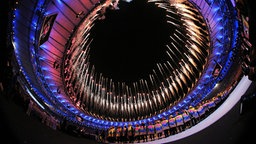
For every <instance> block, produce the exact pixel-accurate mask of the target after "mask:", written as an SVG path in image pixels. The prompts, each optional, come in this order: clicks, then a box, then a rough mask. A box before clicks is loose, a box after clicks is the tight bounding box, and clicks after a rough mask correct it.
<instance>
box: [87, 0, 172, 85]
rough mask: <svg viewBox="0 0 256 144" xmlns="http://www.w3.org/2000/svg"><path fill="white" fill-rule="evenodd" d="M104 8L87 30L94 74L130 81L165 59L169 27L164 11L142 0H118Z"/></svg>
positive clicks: (144, 74)
mask: <svg viewBox="0 0 256 144" xmlns="http://www.w3.org/2000/svg"><path fill="white" fill-rule="evenodd" d="M119 8H120V9H119V10H109V9H108V10H107V11H106V13H105V16H106V18H105V19H104V20H97V21H96V22H95V25H94V27H93V28H92V30H91V35H92V38H93V42H92V44H91V51H90V62H91V64H92V65H94V66H95V70H96V72H97V73H102V74H103V76H105V77H109V78H111V79H113V80H114V81H120V82H126V83H130V82H134V81H138V80H139V79H141V78H145V77H148V75H149V74H150V73H152V69H154V68H156V63H159V62H163V61H166V59H167V56H166V53H165V50H166V46H165V44H166V43H167V42H166V41H167V40H168V39H169V33H170V31H171V30H170V28H168V25H167V23H166V18H165V11H164V10H163V9H161V8H158V7H157V6H156V5H154V4H153V3H146V2H145V0H134V1H132V2H130V3H126V2H123V1H120V3H119Z"/></svg>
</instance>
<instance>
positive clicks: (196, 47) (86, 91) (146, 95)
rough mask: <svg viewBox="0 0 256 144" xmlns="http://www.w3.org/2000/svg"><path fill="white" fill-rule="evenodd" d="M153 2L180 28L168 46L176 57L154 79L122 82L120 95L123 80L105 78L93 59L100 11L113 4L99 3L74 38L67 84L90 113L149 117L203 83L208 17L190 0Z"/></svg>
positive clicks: (66, 64) (156, 71) (122, 117)
mask: <svg viewBox="0 0 256 144" xmlns="http://www.w3.org/2000/svg"><path fill="white" fill-rule="evenodd" d="M149 2H152V3H154V4H155V5H156V6H158V7H159V8H162V9H164V10H165V11H166V13H167V14H166V18H167V19H168V20H167V22H168V23H169V25H170V26H172V27H175V28H176V30H175V32H174V33H173V35H170V41H171V42H170V44H167V45H166V54H167V55H168V56H169V58H170V61H167V62H166V63H159V64H156V65H157V67H158V69H154V70H152V74H150V75H149V78H148V80H147V79H141V80H138V81H137V82H134V86H133V87H130V86H128V85H126V84H125V83H122V84H121V92H120V93H117V91H116V90H115V89H116V87H117V83H116V82H113V81H111V78H107V77H103V76H100V75H101V74H99V73H97V72H95V71H94V68H93V67H94V66H93V65H90V62H89V55H90V43H91V41H92V38H91V37H90V30H91V28H92V27H93V26H94V22H95V21H96V20H98V19H99V18H100V15H99V11H100V10H102V9H103V8H104V6H108V5H107V4H106V3H105V5H104V4H103V5H100V6H97V7H96V8H95V9H94V10H93V11H92V12H91V13H90V14H89V15H88V16H87V17H86V18H85V19H84V21H83V22H82V23H81V24H80V26H79V27H78V29H77V30H76V32H75V33H74V35H73V37H71V39H70V41H69V42H70V46H68V47H67V51H66V55H65V57H64V58H65V59H64V61H63V62H64V64H63V65H64V69H63V73H64V83H65V85H66V88H67V94H68V95H69V96H70V97H71V99H72V100H73V102H74V103H76V106H78V107H80V108H81V109H82V110H84V112H85V113H87V114H89V115H91V116H94V117H95V118H98V119H101V120H108V121H115V122H119V121H122V122H126V121H136V120H142V119H146V118H149V117H152V116H153V115H157V114H160V113H161V112H163V111H166V110H168V109H170V108H171V107H172V106H173V105H174V103H175V102H177V101H179V100H180V99H182V98H184V97H185V96H186V94H187V93H188V92H189V91H190V90H191V89H192V88H193V87H194V86H195V84H196V83H197V81H198V78H199V77H200V76H201V74H202V71H203V70H204V67H205V65H206V64H207V57H208V56H209V49H210V38H209V37H210V36H209V32H208V29H207V26H206V24H205V22H204V19H203V17H202V16H201V15H200V12H199V11H198V10H197V9H196V8H194V7H193V5H192V4H191V3H189V2H188V1H183V2H181V1H180V2H172V1H164V0H152V1H149ZM175 17H178V18H180V21H179V20H177V18H175ZM177 54H179V55H181V56H182V57H181V58H179V57H177V56H176V55H177ZM175 62H176V63H175ZM159 76H161V77H162V78H158V77H159ZM96 77H97V78H96ZM149 87H150V88H151V89H150V88H149ZM138 88H140V89H139V90H138ZM78 90H79V91H80V92H79V93H78ZM74 96H75V97H74ZM120 103H121V104H120Z"/></svg>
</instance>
